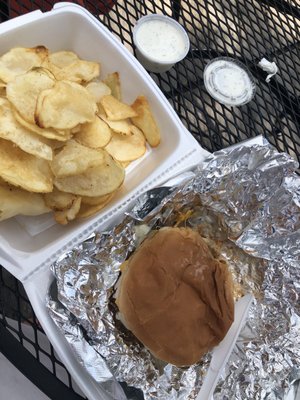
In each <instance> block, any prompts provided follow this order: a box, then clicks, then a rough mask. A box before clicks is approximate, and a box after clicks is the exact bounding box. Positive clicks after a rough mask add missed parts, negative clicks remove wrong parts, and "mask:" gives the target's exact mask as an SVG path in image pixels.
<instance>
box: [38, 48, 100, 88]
mask: <svg viewBox="0 0 300 400" xmlns="http://www.w3.org/2000/svg"><path fill="white" fill-rule="evenodd" d="M44 66H45V67H46V68H48V69H49V70H50V71H51V72H52V73H53V74H54V76H55V78H56V79H57V80H68V81H73V82H78V83H87V82H89V81H91V80H92V79H94V78H97V77H98V76H99V74H100V64H99V63H97V62H93V61H86V60H80V58H79V57H78V56H77V55H76V54H75V53H73V52H71V51H59V52H56V53H52V54H50V55H49V57H48V60H47V61H46V62H45V63H44Z"/></svg>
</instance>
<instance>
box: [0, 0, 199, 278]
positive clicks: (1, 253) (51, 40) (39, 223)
mask: <svg viewBox="0 0 300 400" xmlns="http://www.w3.org/2000/svg"><path fill="white" fill-rule="evenodd" d="M0 35H1V45H0V53H1V54H3V53H4V52H6V51H8V50H9V49H11V48H12V47H16V46H27V47H30V46H36V45H45V46H46V47H48V48H49V49H50V50H51V51H57V50H72V51H74V52H76V53H77V54H78V55H79V56H80V57H81V58H83V59H86V60H93V61H99V62H100V63H101V70H102V72H101V75H102V76H103V77H105V76H106V74H107V73H109V72H114V71H118V72H119V74H120V80H121V87H122V93H123V100H124V101H125V102H128V103H131V102H133V101H134V99H135V98H136V97H137V96H138V95H141V94H143V95H145V96H146V97H147V98H148V100H149V102H150V105H151V107H152V110H153V113H154V115H155V118H156V120H157V123H158V125H159V128H160V131H161V138H162V139H161V144H160V146H158V147H157V148H156V149H148V151H147V154H146V156H144V157H143V159H142V160H140V161H138V162H136V163H135V164H134V165H133V166H130V167H129V169H128V171H127V174H126V179H125V183H124V185H123V187H122V188H121V190H120V191H119V192H118V194H117V195H116V197H115V198H114V200H113V201H112V202H111V203H110V204H109V205H108V206H107V207H106V208H105V209H104V210H103V211H102V212H100V213H99V214H98V215H96V216H94V217H91V218H90V219H88V220H81V221H76V222H73V223H71V224H69V225H68V226H59V225H58V224H55V223H53V218H52V216H51V215H50V214H49V215H47V216H41V217H34V218H32V217H30V218H29V217H26V218H24V217H22V218H13V219H9V220H6V221H3V222H1V223H0V262H2V263H3V264H4V265H5V266H6V267H7V268H8V269H9V270H10V271H11V272H12V273H13V274H14V275H15V276H16V277H18V278H19V279H20V280H26V279H27V278H28V276H30V274H31V273H33V272H34V271H35V270H36V269H37V268H39V267H40V266H43V265H44V264H45V263H47V264H49V263H50V262H51V261H53V260H54V259H55V258H56V257H57V256H58V253H59V252H61V251H64V250H66V249H67V248H68V247H71V246H72V245H74V243H75V242H76V241H79V240H82V239H83V238H84V237H86V236H87V235H88V234H89V233H90V232H91V231H93V230H94V229H95V228H96V227H98V226H100V225H101V224H103V223H104V222H105V221H108V220H110V219H111V217H113V216H114V215H116V214H119V213H120V212H121V210H122V209H123V208H124V206H125V205H126V204H128V203H129V202H131V201H132V200H133V199H134V198H135V197H136V196H137V195H138V194H139V193H140V192H141V191H144V190H145V189H148V188H150V187H153V186H155V185H158V184H160V183H162V182H163V181H165V180H166V179H168V178H169V177H171V176H173V175H174V174H176V172H180V171H181V170H182V169H183V168H185V165H188V163H189V160H193V161H195V159H198V160H199V161H201V159H202V158H203V157H204V156H205V155H206V154H207V152H206V151H205V150H203V149H201V147H200V146H199V145H198V143H197V142H196V140H195V139H194V138H193V137H192V135H190V134H189V133H188V132H187V131H186V129H185V128H184V126H183V125H182V123H181V122H180V120H179V118H178V116H177V115H176V113H175V111H174V110H173V109H172V107H171V106H170V104H169V103H168V101H167V100H166V98H165V97H164V96H163V94H162V93H161V91H160V90H159V89H158V87H157V86H156V84H155V83H154V81H153V80H152V79H151V78H150V76H149V75H148V73H147V72H146V71H145V70H144V68H143V67H142V66H141V65H140V64H139V63H138V62H137V61H136V59H135V58H134V57H133V56H132V55H131V54H130V53H129V51H128V50H127V49H126V48H125V47H124V46H123V45H122V44H121V43H120V42H119V41H118V40H117V39H116V38H115V37H114V36H113V35H112V34H111V33H110V32H109V31H108V29H107V28H105V27H104V26H103V25H102V24H101V23H100V22H99V21H98V20H97V19H96V18H94V17H93V16H92V15H91V14H90V13H89V12H88V11H87V10H85V9H84V8H82V7H80V6H78V5H75V4H72V3H58V4H56V5H55V6H54V9H53V10H52V11H50V12H46V13H42V12H41V11H35V12H32V13H29V14H26V15H24V16H21V17H17V18H15V19H12V20H10V21H8V22H4V23H2V24H1V25H0Z"/></svg>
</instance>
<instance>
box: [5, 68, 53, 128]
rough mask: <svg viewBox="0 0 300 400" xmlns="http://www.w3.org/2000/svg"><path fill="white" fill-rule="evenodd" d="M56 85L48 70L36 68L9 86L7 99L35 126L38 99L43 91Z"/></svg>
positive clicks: (18, 77)
mask: <svg viewBox="0 0 300 400" xmlns="http://www.w3.org/2000/svg"><path fill="white" fill-rule="evenodd" d="M54 84H55V80H54V79H53V78H51V76H50V75H49V72H48V71H47V70H45V69H43V68H35V69H32V70H30V71H28V72H27V73H26V74H23V75H19V76H17V77H16V78H15V79H14V80H13V81H10V82H9V83H8V84H7V87H6V94H7V98H8V100H9V101H10V102H11V103H12V104H13V105H14V107H15V108H16V109H17V111H18V113H19V114H20V115H21V116H22V117H23V118H24V119H25V120H26V121H28V122H29V123H31V124H34V123H35V119H34V113H35V108H36V103H37V98H38V96H39V94H40V92H41V91H43V90H44V89H50V88H51V87H53V86H54Z"/></svg>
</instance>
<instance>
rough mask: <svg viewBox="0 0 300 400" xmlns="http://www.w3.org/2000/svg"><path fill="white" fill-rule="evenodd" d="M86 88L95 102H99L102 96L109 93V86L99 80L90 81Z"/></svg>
mask: <svg viewBox="0 0 300 400" xmlns="http://www.w3.org/2000/svg"><path fill="white" fill-rule="evenodd" d="M86 89H87V90H88V91H89V93H90V94H91V95H92V96H93V99H94V100H95V102H96V103H99V102H100V100H101V98H102V97H103V96H106V95H108V94H111V90H110V88H109V87H108V86H107V85H106V84H105V83H104V82H101V81H95V82H90V83H88V84H87V85H86Z"/></svg>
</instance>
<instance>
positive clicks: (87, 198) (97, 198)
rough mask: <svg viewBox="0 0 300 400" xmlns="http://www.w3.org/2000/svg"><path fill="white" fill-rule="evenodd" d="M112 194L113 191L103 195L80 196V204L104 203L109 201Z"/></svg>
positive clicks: (93, 204) (94, 204)
mask: <svg viewBox="0 0 300 400" xmlns="http://www.w3.org/2000/svg"><path fill="white" fill-rule="evenodd" d="M113 195H114V193H109V194H105V195H104V196H94V197H90V196H82V197H81V202H82V204H86V205H89V206H96V205H98V204H102V203H106V201H109V200H110V199H111V198H112V196H113Z"/></svg>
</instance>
